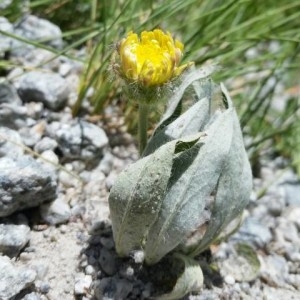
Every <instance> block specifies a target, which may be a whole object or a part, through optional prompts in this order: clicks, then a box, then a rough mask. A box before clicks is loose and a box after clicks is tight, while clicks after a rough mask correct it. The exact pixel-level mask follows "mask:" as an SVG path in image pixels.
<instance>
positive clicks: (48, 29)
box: [11, 15, 63, 57]
mask: <svg viewBox="0 0 300 300" xmlns="http://www.w3.org/2000/svg"><path fill="white" fill-rule="evenodd" d="M14 33H15V34H16V35H19V36H21V37H22V38H26V39H28V40H31V41H38V42H40V41H45V42H44V44H47V45H50V46H52V47H54V48H59V49H61V48H62V47H63V41H62V33H61V30H60V29H59V27H58V26H56V25H54V24H53V23H51V22H49V21H47V20H45V19H41V18H38V17H36V16H33V15H25V17H23V18H22V19H21V20H20V21H19V22H18V23H17V24H16V25H15V30H14ZM33 48H34V46H31V45H29V44H26V43H23V42H20V41H18V40H16V39H14V40H13V43H12V50H11V53H12V55H14V56H18V57H22V56H25V55H26V54H27V53H28V52H29V50H31V49H33Z"/></svg>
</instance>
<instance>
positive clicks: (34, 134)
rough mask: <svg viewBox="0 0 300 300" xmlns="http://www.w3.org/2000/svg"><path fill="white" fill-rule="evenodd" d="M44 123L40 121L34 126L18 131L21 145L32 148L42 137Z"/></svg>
mask: <svg viewBox="0 0 300 300" xmlns="http://www.w3.org/2000/svg"><path fill="white" fill-rule="evenodd" d="M45 126H46V123H45V121H40V122H38V123H36V124H35V125H34V126H27V127H23V128H21V129H20V130H19V133H20V135H21V137H22V140H23V143H24V144H25V145H26V146H27V147H30V148H33V147H34V145H35V144H36V143H37V142H38V141H40V140H41V138H42V136H43V135H44V131H45Z"/></svg>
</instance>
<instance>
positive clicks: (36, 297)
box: [22, 292, 41, 300]
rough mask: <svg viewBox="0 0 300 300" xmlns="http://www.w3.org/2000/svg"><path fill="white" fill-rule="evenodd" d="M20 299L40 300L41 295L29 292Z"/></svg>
mask: <svg viewBox="0 0 300 300" xmlns="http://www.w3.org/2000/svg"><path fill="white" fill-rule="evenodd" d="M22 300H41V297H40V295H39V294H38V293H35V292H32V293H30V294H27V295H25V296H24V297H23V298H22Z"/></svg>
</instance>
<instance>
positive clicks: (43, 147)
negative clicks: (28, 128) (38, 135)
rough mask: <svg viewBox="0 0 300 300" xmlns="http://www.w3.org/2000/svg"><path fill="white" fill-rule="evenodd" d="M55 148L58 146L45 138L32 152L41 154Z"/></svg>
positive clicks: (52, 140) (53, 141)
mask: <svg viewBox="0 0 300 300" xmlns="http://www.w3.org/2000/svg"><path fill="white" fill-rule="evenodd" d="M57 146H58V144H57V142H56V141H55V140H54V139H51V138H49V137H47V136H45V137H43V138H42V139H41V140H40V141H38V142H37V143H36V144H35V146H34V151H36V152H37V153H42V152H44V151H47V150H52V151H53V150H54V149H55V148H56V147H57Z"/></svg>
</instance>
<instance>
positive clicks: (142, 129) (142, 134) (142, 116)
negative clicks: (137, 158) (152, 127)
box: [138, 103, 148, 155]
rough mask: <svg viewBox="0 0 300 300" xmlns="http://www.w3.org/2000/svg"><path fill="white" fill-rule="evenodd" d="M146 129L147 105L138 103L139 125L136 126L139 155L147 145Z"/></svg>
mask: <svg viewBox="0 0 300 300" xmlns="http://www.w3.org/2000/svg"><path fill="white" fill-rule="evenodd" d="M147 129H148V105H147V104H144V103H139V127H138V133H139V136H138V139H139V150H140V155H142V154H143V152H144V150H145V148H146V145H147Z"/></svg>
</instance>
